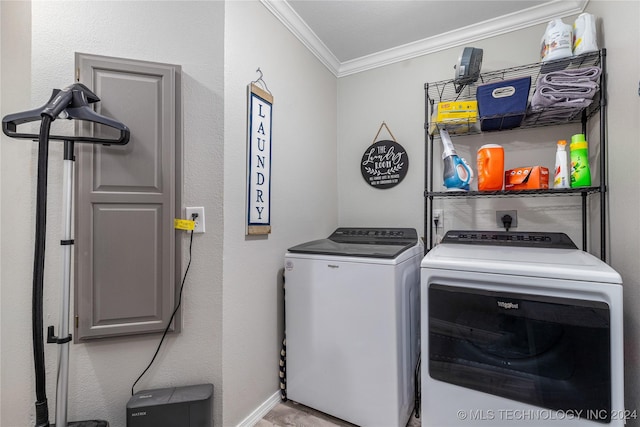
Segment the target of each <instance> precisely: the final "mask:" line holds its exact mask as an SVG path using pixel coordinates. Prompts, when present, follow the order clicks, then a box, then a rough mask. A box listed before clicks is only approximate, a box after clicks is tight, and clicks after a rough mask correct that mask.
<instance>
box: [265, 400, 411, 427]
mask: <svg viewBox="0 0 640 427" xmlns="http://www.w3.org/2000/svg"><path fill="white" fill-rule="evenodd" d="M420 425H421V422H420V418H416V417H415V416H414V415H411V417H410V418H409V422H408V423H407V427H420ZM284 426H295V427H336V426H339V427H356V426H355V425H354V424H351V423H348V422H346V421H343V420H341V419H338V418H335V417H332V416H330V415H327V414H325V413H322V412H320V411H316V410H315V409H312V408H309V407H308V406H304V405H301V404H299V403H296V402H292V401H291V400H288V401H286V402H281V403H279V404H278V405H276V406H275V407H274V408H273V409H272V410H271V411H269V413H268V414H267V415H265V416H264V418H262V419H261V420H260V421H258V423H257V424H256V427H284Z"/></svg>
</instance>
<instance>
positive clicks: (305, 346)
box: [285, 228, 424, 427]
mask: <svg viewBox="0 0 640 427" xmlns="http://www.w3.org/2000/svg"><path fill="white" fill-rule="evenodd" d="M423 255H424V249H423V246H422V244H421V243H420V241H419V240H418V236H417V233H416V230H415V229H408V228H339V229H337V230H336V231H335V232H334V233H333V234H332V235H331V236H329V238H327V239H321V240H315V241H312V242H308V243H303V244H301V245H298V246H295V247H293V248H290V249H289V251H288V252H287V254H286V255H285V314H286V317H285V323H286V340H287V341H286V342H287V351H286V384H287V397H288V398H289V399H291V400H293V401H296V402H299V403H301V404H304V405H307V406H309V407H312V408H314V409H317V410H319V411H322V412H325V413H327V414H330V415H332V416H334V417H337V418H341V419H343V420H345V421H348V422H350V423H354V424H358V425H361V426H381V427H394V426H397V427H404V426H405V425H406V424H407V421H408V419H409V417H410V416H411V413H412V409H413V406H414V398H415V384H414V383H415V381H414V370H415V368H416V363H417V358H418V353H419V351H420V346H419V338H420V333H419V327H420V322H419V314H420V260H421V259H422V257H423Z"/></svg>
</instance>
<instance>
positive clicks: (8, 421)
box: [0, 1, 224, 427]
mask: <svg viewBox="0 0 640 427" xmlns="http://www.w3.org/2000/svg"><path fill="white" fill-rule="evenodd" d="M24 7H28V3H24ZM31 8H32V12H33V13H32V16H29V15H28V14H26V15H21V16H16V17H15V19H16V20H15V21H11V22H13V23H14V24H15V28H14V29H13V32H8V33H5V26H4V25H3V28H2V30H3V34H2V36H3V37H2V41H3V52H2V53H3V56H4V55H7V54H9V53H13V55H12V56H10V57H8V58H7V57H6V56H4V58H3V59H5V60H6V59H12V57H15V58H16V59H19V58H26V59H27V62H26V63H25V62H21V61H16V62H9V63H7V62H8V61H3V66H4V67H5V70H6V69H10V71H11V72H8V73H3V81H2V95H3V105H2V109H3V114H4V113H10V112H17V111H23V110H25V109H28V108H33V107H34V106H38V105H42V104H43V103H44V101H46V100H47V99H48V98H49V96H50V94H51V89H52V88H62V87H65V86H67V85H69V84H70V83H72V82H73V81H74V52H77V51H79V52H85V53H92V54H99V55H108V56H118V57H125V58H133V59H140V60H149V61H156V62H163V63H173V64H179V65H182V70H183V79H182V82H183V86H182V94H183V112H184V120H183V123H184V133H183V144H184V159H185V160H184V162H185V167H184V171H185V173H184V192H183V200H184V203H185V204H186V205H192V206H193V205H196V206H204V207H205V208H206V214H207V215H206V217H207V219H208V222H209V224H207V234H204V235H200V236H198V235H196V237H195V238H194V244H193V263H192V265H191V269H190V271H189V276H188V279H187V282H186V285H185V291H184V297H183V306H182V307H183V330H182V333H180V334H179V335H176V336H169V337H168V339H167V340H165V343H164V345H163V349H162V350H161V352H160V354H159V356H158V358H157V359H156V362H155V364H154V367H153V368H152V369H150V370H149V372H148V373H147V374H146V376H145V377H144V378H143V379H142V381H141V382H140V383H139V384H138V386H137V388H136V390H140V389H144V388H154V387H164V386H170V385H185V384H195V383H202V382H212V383H213V384H214V385H215V386H216V391H215V393H216V395H215V404H214V406H215V412H216V418H217V421H216V424H217V425H219V424H220V422H221V419H222V413H221V408H222V398H221V395H220V394H219V393H220V390H221V384H222V380H221V379H222V241H221V238H220V236H222V221H221V218H222V204H223V203H222V194H223V188H222V179H223V175H222V173H223V160H222V156H223V146H222V144H223V142H222V135H223V128H222V125H223V83H222V82H223V31H224V3H223V2H182V1H176V2H155V1H154V2H138V1H131V2H128V1H125V2H111V1H105V2H102V1H92V2H84V1H78V2H33V3H32V5H31ZM4 12H6V9H5V2H3V19H5V18H7V17H6V16H5V14H4ZM3 24H4V22H3ZM29 29H31V32H30V34H29ZM6 30H7V31H9V30H10V29H9V28H6ZM25 31H26V33H25ZM22 36H26V37H25V38H24V39H22ZM29 38H30V39H31V41H32V55H29V50H28V49H23V50H20V49H18V47H16V51H19V53H20V55H23V56H18V55H17V53H18V52H16V51H5V50H4V43H5V40H6V41H7V42H8V44H9V42H11V43H16V44H18V43H19V44H20V45H21V44H22V43H23V40H24V44H27V41H28V40H29ZM20 47H23V48H24V47H26V48H28V46H20ZM29 60H30V63H29ZM9 67H11V68H9ZM30 73H31V74H30ZM29 76H30V78H29ZM9 88H11V89H12V90H14V89H15V94H14V96H13V97H11V98H9V99H7V100H6V102H4V101H5V96H6V95H5V90H7V91H8V90H9ZM29 95H31V96H29ZM25 98H27V99H26V102H25ZM52 145H53V147H52V149H51V154H50V172H49V190H50V191H49V206H48V208H49V214H48V219H47V225H48V230H47V231H48V236H49V239H48V242H47V260H46V273H45V289H46V290H45V311H44V314H45V325H48V324H54V325H57V323H58V312H59V309H58V288H57V287H58V283H59V280H60V276H61V273H60V271H61V269H60V265H61V262H60V257H59V255H58V254H57V249H58V248H59V245H58V244H57V242H58V240H59V237H56V236H59V229H60V223H61V219H60V218H61V217H60V215H61V210H62V209H61V203H60V199H61V194H60V188H61V178H60V177H61V173H60V172H61V163H62V162H60V161H58V160H59V159H61V149H60V147H59V146H58V145H57V144H52ZM34 148H35V144H33V143H30V142H29V141H16V140H9V139H8V138H4V137H3V139H2V163H3V164H2V171H1V179H2V183H3V187H2V229H3V231H7V232H6V233H5V232H3V234H2V255H3V256H2V284H1V285H2V295H3V298H2V302H1V303H2V307H1V308H2V325H1V328H2V337H3V339H4V340H5V341H4V342H3V352H2V367H3V376H2V387H1V389H2V394H3V399H2V415H1V416H2V418H1V421H0V424H2V426H7V427H13V426H26V425H32V424H33V413H34V409H33V402H34V401H35V391H34V386H33V374H32V369H33V368H32V365H33V362H32V356H31V343H30V335H31V326H30V325H31V315H30V313H31V303H30V301H31V269H32V259H33V249H32V247H33V236H32V235H33V218H34V209H35V208H34V206H35V197H34V195H35V191H34V190H35V163H36V159H35V151H34ZM184 243H185V244H184V246H183V247H185V248H187V247H188V240H187V236H186V235H185V236H184ZM184 259H185V261H184V264H183V265H185V266H186V259H187V256H186V250H185V255H184ZM159 338H160V337H159V336H158V335H152V336H138V337H130V338H121V339H108V340H102V341H96V342H91V343H87V344H74V345H72V346H71V368H70V391H69V419H70V420H78V419H80V420H86V419H95V418H99V419H106V420H108V421H109V422H110V423H111V425H112V426H114V427H122V426H124V425H125V405H126V402H127V400H128V399H129V396H130V390H131V385H132V383H133V381H134V380H135V379H136V378H137V377H138V375H139V374H140V373H141V372H142V370H143V369H144V368H145V366H146V365H147V363H148V361H149V360H150V359H151V357H152V356H153V352H154V350H155V347H156V345H157V343H158V341H159ZM7 349H11V351H6V350H7ZM56 352H57V349H56V348H55V346H51V345H47V346H46V353H45V355H46V359H47V374H48V375H47V394H48V398H49V408H50V414H51V416H52V417H53V412H54V408H55V382H56V378H55V375H56V366H55V362H56V357H57V355H56Z"/></svg>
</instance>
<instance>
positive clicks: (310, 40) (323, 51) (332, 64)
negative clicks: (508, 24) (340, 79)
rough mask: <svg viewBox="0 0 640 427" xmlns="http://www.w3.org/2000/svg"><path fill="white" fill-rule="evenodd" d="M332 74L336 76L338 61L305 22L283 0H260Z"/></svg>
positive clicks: (338, 67) (338, 66) (338, 68)
mask: <svg viewBox="0 0 640 427" xmlns="http://www.w3.org/2000/svg"><path fill="white" fill-rule="evenodd" d="M260 2H261V3H262V4H263V5H264V6H265V7H266V8H267V9H268V10H269V11H270V12H271V13H273V15H274V16H275V17H276V18H278V19H279V20H280V22H282V23H283V24H284V26H285V27H287V29H288V30H289V31H291V32H292V33H293V35H294V36H296V37H297V38H298V40H300V41H301V42H302V44H304V45H305V46H306V47H307V49H309V50H310V51H311V53H313V54H314V55H315V56H316V57H317V58H318V59H319V60H320V62H322V63H323V64H324V66H325V67H327V68H328V69H329V70H330V71H331V72H332V73H333V74H335V75H336V76H338V73H339V70H340V61H338V58H336V57H335V55H334V54H333V53H332V52H331V51H330V50H329V48H328V47H327V46H326V45H325V44H324V43H323V42H322V40H320V39H319V38H318V36H317V35H316V33H314V32H313V31H312V30H311V28H309V26H308V25H307V23H306V22H305V21H304V20H303V19H302V18H301V17H300V15H298V13H297V12H296V11H295V10H293V8H292V7H291V6H290V5H289V3H288V2H287V1H285V0H260Z"/></svg>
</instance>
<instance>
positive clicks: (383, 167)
mask: <svg viewBox="0 0 640 427" xmlns="http://www.w3.org/2000/svg"><path fill="white" fill-rule="evenodd" d="M408 169H409V157H408V156H407V151H406V150H405V149H404V148H403V147H402V145H400V144H398V143H397V142H395V141H389V140H384V141H378V142H375V143H373V144H372V145H370V146H369V147H367V149H366V151H365V152H364V155H363V156H362V161H361V162H360V172H362V177H363V178H364V180H365V181H366V182H367V183H368V184H369V185H370V186H372V187H375V188H380V189H386V188H393V187H395V186H396V185H398V184H400V182H401V181H402V180H403V179H404V177H405V176H406V175H407V170H408Z"/></svg>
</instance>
